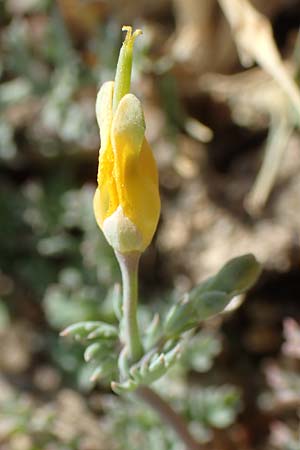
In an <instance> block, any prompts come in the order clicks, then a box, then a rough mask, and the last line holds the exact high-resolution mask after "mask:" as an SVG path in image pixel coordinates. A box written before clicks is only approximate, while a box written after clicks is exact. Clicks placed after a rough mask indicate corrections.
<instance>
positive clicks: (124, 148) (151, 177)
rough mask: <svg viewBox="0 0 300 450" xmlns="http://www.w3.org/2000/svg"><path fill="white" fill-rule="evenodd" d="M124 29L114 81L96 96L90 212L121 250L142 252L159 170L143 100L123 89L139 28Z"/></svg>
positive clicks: (156, 204)
mask: <svg viewBox="0 0 300 450" xmlns="http://www.w3.org/2000/svg"><path fill="white" fill-rule="evenodd" d="M126 29H127V30H128V32H127V36H126V38H125V42H124V43H123V47H122V49H121V52H120V57H119V62H118V67H117V74H116V81H115V83H114V82H113V81H109V82H106V83H104V85H103V86H102V87H101V89H100V91H99V93H98V96H97V101H96V116H97V121H98V125H99V128H100V137H101V148H100V153H99V168H98V188H97V190H96V193H95V197H94V213H95V217H96V220H97V223H98V225H99V227H100V228H101V229H102V231H103V233H104V235H105V237H106V239H107V240H108V242H109V243H110V245H111V246H112V247H113V248H114V249H115V250H117V251H118V252H121V253H127V252H133V251H138V252H142V251H144V250H145V248H146V247H147V246H148V245H149V244H150V242H151V240H152V237H153V234H154V232H155V229H156V227H157V222H158V219H159V214H160V199H159V191H158V173H157V168H156V163H155V160H154V157H153V154H152V151H151V148H150V146H149V144H148V142H147V140H146V138H145V122H144V114H143V109H142V105H141V102H140V101H139V100H138V99H137V98H136V97H135V96H134V95H133V94H130V93H126V91H127V90H129V86H130V72H131V60H130V56H131V55H132V53H131V55H130V52H132V45H133V41H134V38H135V36H136V35H137V34H139V33H137V32H136V33H134V34H133V35H132V34H131V28H130V27H126ZM122 50H123V56H122ZM124 54H125V57H124ZM128 55H129V62H128ZM122 57H123V61H122ZM126 58H127V59H126ZM122 64H123V65H122ZM128 66H129V67H128ZM118 69H119V72H118ZM126 69H127V72H126ZM128 69H129V70H130V72H129V79H128ZM120 73H121V76H120ZM122 77H123V78H122ZM124 80H125V83H124ZM128 81H129V82H128ZM126 83H127V86H126ZM124 85H125V87H124ZM124 94H125V95H124Z"/></svg>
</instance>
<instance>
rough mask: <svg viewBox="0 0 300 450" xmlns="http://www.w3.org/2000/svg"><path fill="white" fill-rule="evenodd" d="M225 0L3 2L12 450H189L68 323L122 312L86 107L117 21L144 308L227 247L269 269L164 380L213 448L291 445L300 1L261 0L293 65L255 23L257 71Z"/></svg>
mask: <svg viewBox="0 0 300 450" xmlns="http://www.w3.org/2000/svg"><path fill="white" fill-rule="evenodd" d="M226 3H227V2H225V0H224V1H220V2H219V3H218V2H217V0H202V1H201V2H199V1H198V0H152V1H151V2H149V1H146V0H139V1H137V0H103V1H102V0H97V1H96V0H58V1H54V0H2V1H1V2H0V82H1V84H0V385H1V386H0V448H1V450H100V449H103V450H111V449H116V450H119V449H120V450H121V449H122V450H123V449H125V450H126V449H131V450H139V449H140V448H143V449H144V450H148V449H149V450H152V449H153V448H156V449H157V450H168V449H172V450H181V449H182V446H181V444H180V443H179V442H178V441H177V440H176V437H175V436H174V435H173V434H172V431H170V430H168V429H166V428H165V427H163V426H162V425H161V424H160V422H159V420H158V418H157V417H156V416H155V414H153V413H152V412H150V411H146V410H145V408H144V407H141V406H140V405H139V404H137V403H134V401H131V402H130V403H126V402H125V401H124V400H122V399H119V398H116V396H114V395H112V394H111V392H110V389H109V386H108V383H107V382H106V380H105V379H104V380H100V383H98V384H97V385H93V384H92V383H91V382H90V381H89V377H90V373H91V368H90V367H89V366H88V365H86V364H84V363H83V356H82V355H83V349H82V348H81V347H80V345H79V344H78V345H75V344H73V343H70V342H68V341H65V340H62V339H61V338H59V337H58V334H59V331H60V330H62V329H63V328H64V327H65V326H67V325H69V324H71V323H73V322H76V321H81V320H90V319H92V320H97V319H99V320H101V319H103V320H106V321H109V322H112V323H113V322H114V321H115V316H114V311H113V306H112V303H113V302H112V297H113V295H114V292H113V290H112V287H113V285H114V283H115V282H116V281H119V280H120V274H119V270H118V267H117V265H116V262H115V259H114V256H113V253H112V251H111V249H110V248H109V247H108V245H107V244H106V242H105V241H104V239H103V237H102V234H101V232H100V231H99V229H98V228H97V226H96V224H95V220H94V217H93V212H92V198H93V193H94V190H95V183H96V173H97V157H98V150H99V131H98V128H97V125H96V120H95V114H94V103H95V96H96V93H97V90H98V89H99V86H100V85H101V84H102V83H103V82H104V81H106V80H110V79H113V78H114V71H115V66H116V61H117V56H118V52H119V48H120V45H121V42H122V33H121V26H122V25H123V24H126V25H127V24H128V25H129V24H131V25H132V26H133V27H135V28H137V27H138V28H142V30H143V33H144V34H143V36H142V37H140V38H139V39H137V41H136V48H135V61H134V73H133V83H132V91H133V92H134V93H135V94H136V95H137V96H138V97H139V98H140V99H141V100H142V102H143V106H144V112H145V117H146V124H147V137H148V140H149V141H150V143H151V146H152V148H153V151H154V153H155V157H156V160H157V162H158V166H159V171H160V192H161V198H162V214H161V219H160V223H159V227H158V231H157V233H156V236H155V239H154V242H153V243H152V245H151V247H150V248H149V249H148V250H147V252H146V253H145V255H144V256H143V259H142V265H141V270H140V277H141V282H140V283H141V286H140V291H141V303H142V305H143V306H142V311H141V318H140V320H141V321H143V320H144V321H147V320H148V317H149V312H150V311H157V310H161V311H163V308H164V305H165V304H168V303H170V302H171V300H172V299H174V297H176V298H177V297H178V296H179V295H180V294H181V293H183V292H184V291H186V290H188V289H190V288H191V287H192V286H194V285H195V283H197V282H199V281H201V280H203V279H204V278H205V277H207V276H209V275H211V274H213V273H214V272H215V271H217V270H218V269H219V268H220V267H221V265H222V264H224V263H225V262H226V261H227V260H228V259H229V258H231V257H233V256H236V255H239V254H242V253H249V252H252V253H254V254H255V255H256V257H257V258H258V259H259V260H260V261H261V262H262V264H263V267H264V271H263V275H262V277H261V279H260V281H259V283H258V285H257V286H255V288H254V289H252V291H251V292H250V293H249V294H248V296H247V298H240V299H238V302H236V304H234V305H231V306H232V309H233V311H230V312H227V313H226V314H225V315H223V316H222V317H218V318H216V319H213V320H211V321H210V322H209V323H208V324H206V325H205V326H203V327H200V329H199V333H198V334H197V335H196V336H195V338H194V340H193V341H192V343H191V346H190V349H189V351H188V352H187V356H186V358H185V359H184V360H183V361H182V362H181V364H179V365H178V367H176V368H174V370H173V372H172V374H171V375H170V377H169V378H168V380H162V381H161V382H160V383H159V385H158V386H157V389H160V390H161V392H163V394H164V395H165V396H166V397H167V398H169V399H170V401H171V402H172V403H173V404H174V406H175V407H176V408H177V409H179V410H180V411H181V412H182V414H183V415H184V416H185V417H186V418H187V420H188V421H189V422H190V427H191V429H192V431H193V432H194V433H195V435H196V436H197V438H198V439H199V440H200V441H201V442H203V449H206V448H208V447H209V448H214V449H215V450H234V449H239V450H259V449H261V450H276V449H280V450H299V449H300V428H299V412H300V397H299V392H300V390H299V389H300V372H299V368H300V362H299V360H300V350H299V348H300V326H299V320H300V308H299V299H300V284H299V276H300V252H299V250H300V249H299V231H300V214H299V193H300V177H299V170H300V151H299V150H300V136H299V130H298V128H299V127H298V125H299V120H298V119H297V111H296V109H297V95H296V94H297V89H298V86H297V83H298V81H299V73H300V72H299V69H300V47H299V38H298V33H299V24H300V2H299V1H297V0H269V1H268V2H265V1H263V0H255V1H254V0H253V2H252V5H253V6H254V7H255V8H256V9H257V11H259V12H260V13H261V14H263V15H264V17H265V18H266V20H269V21H270V24H271V25H272V28H273V32H274V40H273V38H272V37H271V38H270V39H271V42H272V45H273V46H274V48H276V46H277V47H278V49H279V52H280V55H281V58H282V60H279V61H277V60H276V58H275V60H276V61H275V65H274V64H273V63H274V61H273V62H272V61H271V63H270V60H269V59H268V58H269V57H270V55H271V52H269V47H268V46H264V44H265V42H267V41H265V40H264V36H263V38H262V37H261V34H260V33H259V32H258V33H253V32H251V33H250V39H249V38H248V40H246V41H245V42H244V43H243V48H242V53H243V51H245V54H246V55H247V54H248V53H249V54H250V55H252V59H253V62H254V61H258V64H257V65H254V66H252V67H248V68H245V67H243V66H242V65H241V61H242V62H243V63H244V61H243V58H242V56H243V54H241V48H239V42H238V37H236V36H235V35H234V33H232V31H231V28H230V14H228V9H226V8H225V7H224V4H226ZM233 3H236V1H235V2H233ZM220 5H221V6H222V5H223V9H221V6H220ZM226 11H227V14H226ZM234 11H235V9H234ZM224 12H225V14H226V15H224ZM249 17H250V16H249ZM260 17H261V16H260ZM250 19H251V17H250ZM250 19H249V20H250ZM247 21H248V17H246V16H245V17H243V21H242V22H241V24H240V28H239V30H244V29H246V28H247V26H248V22H247ZM251 30H252V31H253V28H250V31H251ZM233 31H234V32H235V31H236V30H235V29H234V28H233ZM251 45H252V47H251ZM272 48H273V47H272ZM237 49H238V50H239V52H238V51H237ZM245 49H246V50H245ZM251 52H252V53H251ZM259 52H260V55H258V56H257V54H258V53H259ZM245 54H244V56H245ZM253 54H254V57H253ZM240 57H241V59H240ZM272 64H273V65H272ZM281 64H282V67H284V68H285V69H284V70H286V74H287V79H288V81H285V82H283V84H282V85H281V84H280V82H279V83H278V78H280V77H277V78H276V73H279V72H278V70H279V69H280V67H281ZM270 67H271V69H270V70H269V68H270ZM266 68H267V70H266ZM278 68H279V69H278ZM274 74H275V75H274ZM287 83H290V85H292V86H294V88H295V86H296V88H295V89H296V90H295V91H294V94H293V95H291V94H290V96H288V95H287V94H286V93H284V90H286V91H288V89H285V86H286V85H287ZM289 92H291V90H290V91H289ZM293 101H294V106H293V105H292V103H293ZM295 105H296V108H294V107H295ZM293 108H294V109H293ZM298 112H299V111H298ZM265 152H266V154H267V155H269V158H268V159H267V163H266V164H267V168H268V170H267V171H266V172H265V173H270V171H271V172H272V170H274V173H276V176H275V175H274V177H273V178H274V179H273V181H272V189H271V188H269V191H268V188H267V187H266V184H268V180H266V175H265V174H264V175H263V176H262V179H263V181H262V182H260V183H262V184H259V186H260V187H259V190H258V192H259V193H258V194H257V189H256V194H255V193H254V194H253V192H254V191H253V189H255V186H257V185H255V180H256V177H257V174H258V173H259V170H260V167H261V165H262V161H263V160H264V154H265ZM265 161H266V160H265ZM276 161H277V163H276ZM276 164H277V166H276ZM274 166H276V167H274ZM261 197H262V198H263V200H261ZM237 306H239V308H237ZM128 411H129V412H128Z"/></svg>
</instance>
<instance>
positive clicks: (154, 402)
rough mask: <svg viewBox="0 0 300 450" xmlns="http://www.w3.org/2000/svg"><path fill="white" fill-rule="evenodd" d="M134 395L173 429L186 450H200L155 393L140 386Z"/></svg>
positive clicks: (177, 418)
mask: <svg viewBox="0 0 300 450" xmlns="http://www.w3.org/2000/svg"><path fill="white" fill-rule="evenodd" d="M136 393H137V395H138V396H139V397H140V398H141V399H142V400H144V401H145V402H146V403H148V405H150V406H151V407H152V408H153V409H154V410H155V411H156V412H157V413H158V414H159V415H160V417H161V418H162V419H163V420H164V422H166V423H167V424H168V425H169V426H171V427H172V428H173V430H174V431H175V433H176V434H177V436H178V437H179V438H180V439H181V440H182V442H183V443H184V444H185V445H186V448H187V450H201V448H202V446H201V445H200V444H199V442H197V441H196V440H195V439H194V437H193V436H192V435H191V433H190V431H189V429H188V427H187V424H186V423H185V421H184V420H183V418H182V417H181V416H180V415H179V414H178V413H177V412H176V411H174V409H173V408H172V407H171V406H170V405H169V403H167V402H166V401H165V400H164V399H163V398H162V397H160V395H158V394H157V392H155V391H153V390H152V389H151V388H149V387H147V386H141V387H139V388H138V389H137V390H136Z"/></svg>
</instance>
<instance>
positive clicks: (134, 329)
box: [115, 251, 143, 362]
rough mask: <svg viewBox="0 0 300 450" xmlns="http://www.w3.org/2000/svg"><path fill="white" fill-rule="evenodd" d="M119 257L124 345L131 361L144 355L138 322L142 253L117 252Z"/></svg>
mask: <svg viewBox="0 0 300 450" xmlns="http://www.w3.org/2000/svg"><path fill="white" fill-rule="evenodd" d="M115 253H116V257H117V259H118V262H119V265H120V269H121V274H122V284H123V314H124V345H125V347H126V349H127V352H128V358H129V360H130V361H131V362H135V361H137V360H138V359H139V358H140V357H141V356H142V355H143V347H142V343H141V338H140V333H139V328H138V323H137V297H138V267H139V260H140V256H141V254H140V253H139V252H130V253H119V252H117V251H116V252H115Z"/></svg>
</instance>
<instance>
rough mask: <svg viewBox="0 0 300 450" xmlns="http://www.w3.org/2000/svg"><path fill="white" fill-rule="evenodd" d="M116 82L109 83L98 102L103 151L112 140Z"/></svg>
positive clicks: (100, 92) (97, 113) (97, 115)
mask: <svg viewBox="0 0 300 450" xmlns="http://www.w3.org/2000/svg"><path fill="white" fill-rule="evenodd" d="M113 93H114V82H113V81H107V82H106V83H104V84H103V86H102V87H101V89H100V90H99V92H98V95H97V100H96V117H97V122H98V126H99V128H100V138H101V149H104V148H106V147H107V145H108V142H109V140H110V129H111V123H112V118H113V112H112V101H113Z"/></svg>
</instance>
